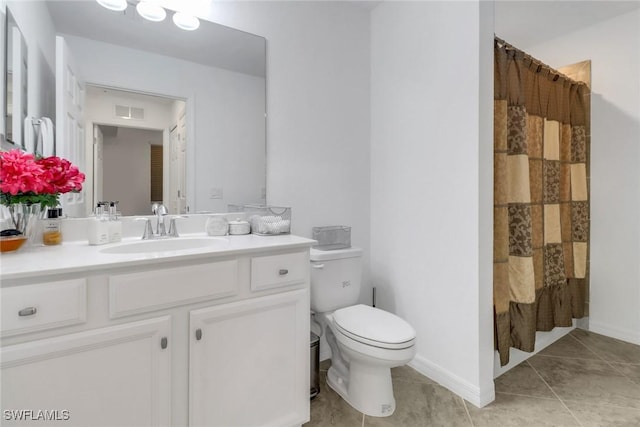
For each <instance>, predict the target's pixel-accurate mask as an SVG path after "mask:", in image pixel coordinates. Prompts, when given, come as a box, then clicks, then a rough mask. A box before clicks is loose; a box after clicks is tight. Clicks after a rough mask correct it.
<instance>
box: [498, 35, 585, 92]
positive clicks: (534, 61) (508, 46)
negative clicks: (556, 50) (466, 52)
mask: <svg viewBox="0 0 640 427" xmlns="http://www.w3.org/2000/svg"><path fill="white" fill-rule="evenodd" d="M493 39H494V45H496V46H498V47H503V48H505V49H506V50H512V51H514V52H517V53H520V54H521V55H523V57H524V58H525V59H528V60H529V61H531V63H532V64H533V65H537V66H538V69H537V70H536V73H539V72H540V71H542V70H548V71H549V72H550V73H551V74H555V77H554V78H553V81H556V80H558V79H559V78H560V77H562V78H564V79H565V80H567V81H569V82H570V83H574V84H577V85H584V86H587V84H586V83H585V82H580V81H578V80H574V79H572V78H571V77H569V76H567V75H565V74H562V73H561V72H560V71H558V70H556V69H555V68H553V67H550V66H548V65H547V64H545V63H544V62H542V61H540V60H539V59H537V58H534V57H533V56H531V55H529V54H528V53H526V52H525V51H523V50H521V49H518V48H517V47H515V46H514V45H512V44H509V43H507V42H506V41H504V40H502V39H501V38H500V37H498V36H496V35H495V34H494V35H493Z"/></svg>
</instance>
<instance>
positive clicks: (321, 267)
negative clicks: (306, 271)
mask: <svg viewBox="0 0 640 427" xmlns="http://www.w3.org/2000/svg"><path fill="white" fill-rule="evenodd" d="M311 267H313V268H316V269H318V270H320V269H323V268H324V264H311Z"/></svg>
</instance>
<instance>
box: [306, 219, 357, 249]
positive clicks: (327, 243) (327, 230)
mask: <svg viewBox="0 0 640 427" xmlns="http://www.w3.org/2000/svg"><path fill="white" fill-rule="evenodd" d="M312 231H313V240H317V241H318V243H316V244H315V245H313V247H314V248H315V249H320V250H322V251H331V250H336V249H347V248H350V247H351V227H349V226H346V225H330V226H325V227H313V228H312Z"/></svg>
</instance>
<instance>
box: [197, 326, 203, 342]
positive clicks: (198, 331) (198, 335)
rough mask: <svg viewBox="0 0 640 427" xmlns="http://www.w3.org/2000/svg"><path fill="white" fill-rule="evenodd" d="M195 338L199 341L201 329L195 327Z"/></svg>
mask: <svg viewBox="0 0 640 427" xmlns="http://www.w3.org/2000/svg"><path fill="white" fill-rule="evenodd" d="M196 339H197V340H198V341H200V340H201V339H202V329H200V328H198V329H196Z"/></svg>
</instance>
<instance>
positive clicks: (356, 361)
mask: <svg viewBox="0 0 640 427" xmlns="http://www.w3.org/2000/svg"><path fill="white" fill-rule="evenodd" d="M361 254H362V251H361V250H360V249H358V248H351V249H345V250H338V251H326V252H324V251H317V250H314V249H312V250H311V263H312V270H311V271H312V272H311V307H312V309H313V310H314V311H315V312H316V319H317V320H318V322H319V323H320V325H321V326H322V330H323V334H324V336H325V338H326V341H327V343H328V344H329V347H330V349H331V368H330V369H329V372H328V373H327V384H328V385H329V387H331V388H332V389H333V390H334V391H336V392H337V393H338V394H339V395H340V396H341V397H342V398H343V399H344V400H345V401H347V402H348V403H349V404H350V405H351V406H353V407H354V408H355V409H357V410H358V411H360V412H362V413H364V414H366V415H370V416H374V417H385V416H389V415H391V414H393V411H394V410H395V407H396V403H395V399H394V396H393V384H392V381H391V368H393V367H397V366H402V365H404V364H406V363H408V362H409V361H410V360H411V359H413V357H414V355H415V337H416V335H415V330H414V329H413V328H412V327H411V325H409V324H408V323H407V322H405V321H404V320H402V319H401V318H399V317H398V316H396V315H394V314H392V313H389V312H386V311H383V310H380V309H378V308H374V307H369V306H366V305H362V304H357V305H351V304H354V303H355V302H356V301H357V298H358V296H359V292H360V291H359V290H360V277H361V271H360V267H361V264H360V259H361Z"/></svg>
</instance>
